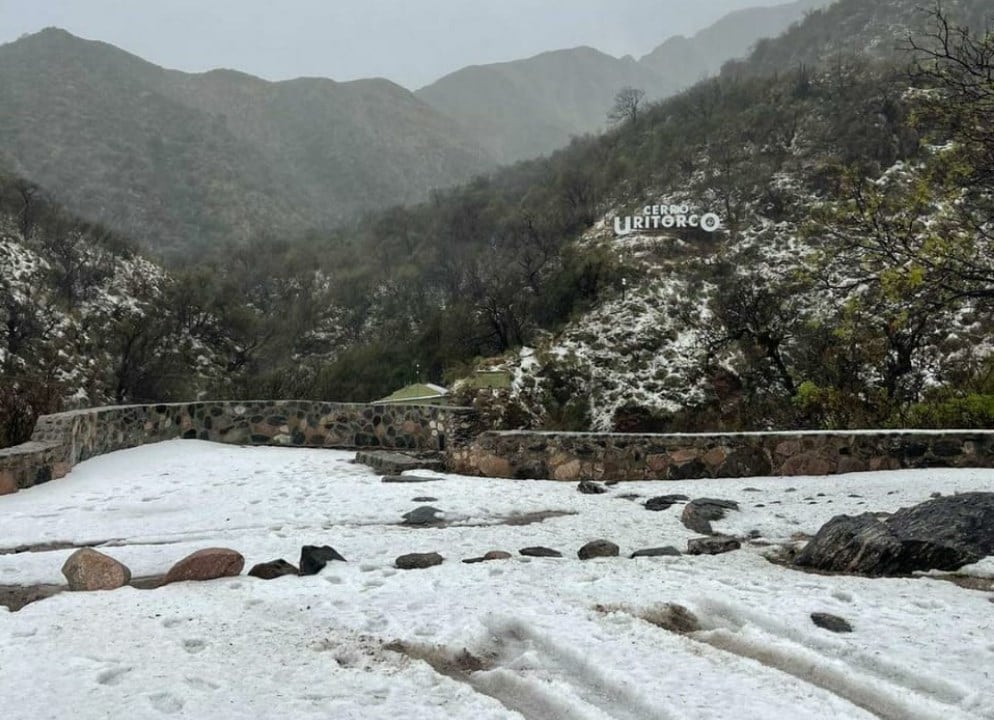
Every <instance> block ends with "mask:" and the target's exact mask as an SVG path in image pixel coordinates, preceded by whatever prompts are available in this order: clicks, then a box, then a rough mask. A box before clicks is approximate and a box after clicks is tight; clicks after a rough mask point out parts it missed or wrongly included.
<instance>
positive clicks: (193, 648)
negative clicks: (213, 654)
mask: <svg viewBox="0 0 994 720" xmlns="http://www.w3.org/2000/svg"><path fill="white" fill-rule="evenodd" d="M183 649H184V650H186V651H187V652H188V653H190V654H191V655H196V654H197V653H201V652H203V651H204V650H206V649H207V643H206V642H204V641H203V640H199V639H196V638H194V639H190V640H184V641H183Z"/></svg>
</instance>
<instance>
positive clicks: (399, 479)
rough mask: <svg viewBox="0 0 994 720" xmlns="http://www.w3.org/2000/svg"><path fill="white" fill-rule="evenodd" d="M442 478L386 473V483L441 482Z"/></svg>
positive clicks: (384, 477) (384, 479) (384, 480)
mask: <svg viewBox="0 0 994 720" xmlns="http://www.w3.org/2000/svg"><path fill="white" fill-rule="evenodd" d="M441 479H442V478H432V477H421V476H420V475H384V476H383V482H385V483H428V482H439V481H440V480H441Z"/></svg>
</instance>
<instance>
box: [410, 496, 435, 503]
mask: <svg viewBox="0 0 994 720" xmlns="http://www.w3.org/2000/svg"><path fill="white" fill-rule="evenodd" d="M411 502H438V498H433V497H428V496H427V495H421V496H418V497H416V498H411Z"/></svg>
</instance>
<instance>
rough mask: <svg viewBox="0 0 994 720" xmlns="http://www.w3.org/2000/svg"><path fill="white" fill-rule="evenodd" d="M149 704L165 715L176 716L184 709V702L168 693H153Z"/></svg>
mask: <svg viewBox="0 0 994 720" xmlns="http://www.w3.org/2000/svg"><path fill="white" fill-rule="evenodd" d="M148 702H149V704H150V705H151V706H152V707H153V708H155V709H156V710H158V711H159V712H160V713H163V714H165V715H175V714H176V713H178V712H179V711H180V710H182V709H183V701H182V700H181V699H180V698H178V697H176V696H175V695H173V694H172V693H168V692H160V693H153V694H151V695H149V696H148Z"/></svg>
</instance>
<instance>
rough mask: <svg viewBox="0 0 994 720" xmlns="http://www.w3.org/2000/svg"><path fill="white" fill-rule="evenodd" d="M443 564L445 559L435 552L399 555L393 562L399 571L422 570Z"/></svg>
mask: <svg viewBox="0 0 994 720" xmlns="http://www.w3.org/2000/svg"><path fill="white" fill-rule="evenodd" d="M443 562H445V558H443V557H442V556H441V555H439V554H438V553H437V552H430V553H409V554H407V555H401V556H400V557H398V558H397V559H396V560H395V561H394V564H395V565H396V566H397V567H398V568H399V569H401V570H423V569H424V568H430V567H435V566H436V565H441V564H442V563H443Z"/></svg>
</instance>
